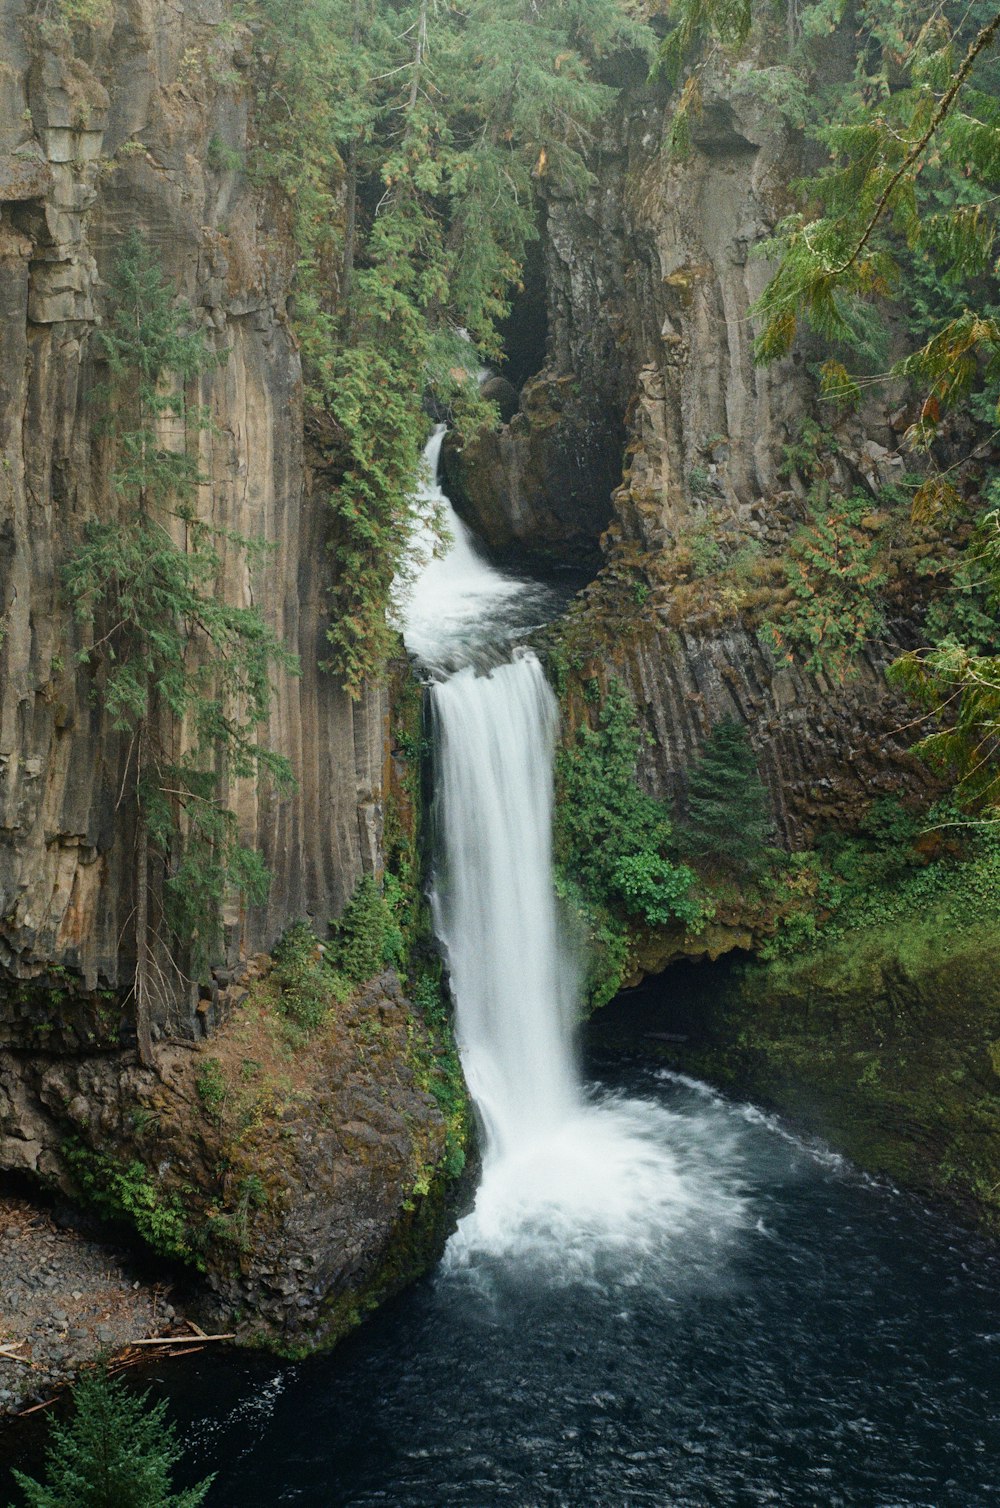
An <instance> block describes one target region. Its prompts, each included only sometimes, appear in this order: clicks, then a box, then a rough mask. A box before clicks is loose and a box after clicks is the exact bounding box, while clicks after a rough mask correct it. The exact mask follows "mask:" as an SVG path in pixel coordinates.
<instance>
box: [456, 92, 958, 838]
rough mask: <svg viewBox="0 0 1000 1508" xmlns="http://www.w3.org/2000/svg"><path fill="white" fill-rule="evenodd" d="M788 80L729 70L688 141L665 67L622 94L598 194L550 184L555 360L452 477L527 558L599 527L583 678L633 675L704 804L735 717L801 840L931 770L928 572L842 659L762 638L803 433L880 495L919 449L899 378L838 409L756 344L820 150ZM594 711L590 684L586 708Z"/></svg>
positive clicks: (805, 373) (659, 735)
mask: <svg viewBox="0 0 1000 1508" xmlns="http://www.w3.org/2000/svg"><path fill="white" fill-rule="evenodd" d="M771 93H773V91H770V90H769V88H768V70H767V69H766V68H765V69H762V68H755V69H753V70H751V69H750V68H748V67H743V66H742V65H741V66H740V67H737V68H735V69H734V70H732V71H730V72H728V73H726V74H720V75H717V76H715V77H714V78H713V79H709V80H706V82H705V87H704V95H705V97H704V107H703V110H702V113H701V115H700V116H698V117H696V118H695V119H694V121H693V124H692V130H691V147H690V151H689V152H688V153H687V154H686V155H678V154H677V153H676V152H674V151H673V150H672V149H671V147H670V144H669V121H670V112H671V101H670V98H669V93H668V91H667V89H666V86H665V85H660V86H655V85H649V84H644V85H635V86H632V87H630V88H628V89H626V90H625V91H624V92H623V95H622V97H621V99H620V102H619V108H618V112H617V115H616V116H615V118H614V119H613V120H612V121H611V122H609V124H608V126H607V129H606V131H605V133H604V135H603V137H602V138H601V140H600V142H599V144H598V146H597V147H596V148H595V151H594V152H593V154H592V157H591V167H592V170H593V175H594V182H593V187H592V189H591V192H590V194H589V196H588V197H587V198H586V199H585V200H583V201H580V200H569V199H561V198H559V197H557V196H551V197H550V198H549V200H548V203H547V213H546V218H545V223H544V228H543V237H544V250H545V273H544V275H545V288H546V298H547V329H548V346H547V359H546V365H545V368H544V369H543V371H542V372H541V373H540V374H538V376H536V377H535V378H532V379H530V380H529V381H528V382H527V384H526V385H525V387H524V388H523V390H522V395H521V400H522V402H521V412H520V413H519V414H517V415H515V417H514V418H513V420H512V421H511V423H510V424H509V425H506V426H503V427H502V428H501V429H500V430H499V431H498V432H497V433H496V434H494V435H492V436H489V437H486V438H484V439H483V440H480V441H478V442H476V443H475V444H473V445H470V446H467V447H466V449H465V451H464V452H463V453H462V454H461V456H460V457H457V458H456V459H454V460H453V462H452V478H453V481H454V484H455V486H456V488H457V489H458V490H459V493H460V501H461V505H462V507H463V508H464V510H465V512H466V514H467V516H468V517H469V518H470V519H471V520H472V522H473V523H474V524H475V525H476V526H477V527H478V528H480V529H481V531H482V532H483V534H484V536H485V537H486V538H487V540H488V541H489V542H490V543H491V544H493V545H494V546H495V547H497V548H501V549H506V550H507V551H508V553H510V552H511V551H514V552H515V553H516V552H517V551H518V550H520V552H521V555H522V558H525V557H527V558H531V557H533V556H534V557H539V556H540V557H542V558H544V559H551V558H553V557H554V556H558V554H559V552H560V550H562V551H563V553H564V556H566V557H568V558H569V559H584V558H585V556H586V550H587V547H588V543H589V546H590V548H593V547H594V546H596V545H597V544H598V541H599V540H600V546H601V549H602V552H603V561H604V566H603V570H602V571H601V573H600V575H599V577H598V579H597V582H596V583H595V585H594V587H592V588H591V589H590V591H589V592H588V593H587V594H585V597H584V600H583V603H582V606H581V608H580V609H579V610H578V612H577V614H576V616H575V618H572V619H571V621H570V625H569V627H568V630H567V633H566V635H565V644H566V647H567V649H568V652H569V660H570V663H571V665H573V664H575V665H577V666H579V667H581V674H582V675H583V676H584V677H589V676H592V675H594V674H597V675H598V676H599V677H607V676H608V675H609V674H616V675H618V676H620V677H621V678H622V679H623V680H624V681H625V682H626V683H627V685H628V686H629V688H630V690H631V692H632V694H633V697H634V700H635V702H636V705H637V707H638V708H639V710H640V712H641V714H642V716H643V719H644V721H645V723H646V726H647V728H648V731H649V732H650V734H651V735H652V739H651V743H650V746H649V750H648V753H647V755H646V756H645V758H644V762H643V769H642V776H643V780H644V783H646V784H647V786H648V788H649V789H650V790H651V791H652V792H653V793H654V794H656V795H659V796H663V797H666V798H667V799H669V800H671V801H672V802H674V803H675V804H676V805H679V806H680V805H682V804H683V798H684V793H685V773H684V772H685V769H686V767H687V766H688V765H689V764H690V761H691V758H692V756H693V755H694V754H695V753H696V752H697V750H698V748H699V746H700V744H701V743H702V742H703V740H704V737H705V734H706V732H707V731H708V729H709V728H710V727H711V726H712V725H713V724H715V723H716V722H718V721H719V720H720V719H722V718H724V717H736V718H738V719H739V720H740V721H742V722H743V723H745V725H746V726H747V728H748V731H749V732H750V735H751V737H752V740H753V743H754V746H755V749H756V751H757V754H758V759H759V764H760V769H761V773H762V775H763V777H764V779H765V781H766V783H767V786H768V789H769V790H770V792H771V796H772V801H773V805H774V813H775V820H776V827H777V831H778V832H779V834H780V837H781V839H782V841H783V842H784V843H786V844H788V845H790V846H793V847H795V846H800V845H801V844H803V843H808V842H809V841H810V839H811V837H812V835H813V834H814V833H815V831H816V830H817V827H818V826H819V825H820V824H822V823H824V822H827V821H833V822H837V821H843V820H845V819H847V820H849V819H850V818H851V817H852V816H853V815H854V814H856V812H857V809H858V804H859V802H862V803H863V802H866V801H868V800H870V799H872V798H874V797H877V796H880V795H899V794H902V793H904V792H906V791H926V790H927V789H928V787H929V781H928V777H927V774H926V772H925V771H924V770H922V769H921V768H920V767H919V766H918V765H917V763H916V761H915V760H913V758H912V757H911V756H910V755H909V754H908V753H907V752H906V744H907V736H906V735H905V734H901V733H900V732H899V731H898V730H899V729H900V727H901V726H902V725H903V724H905V723H906V722H907V721H908V720H909V719H908V715H907V714H906V712H905V709H904V707H903V706H902V705H901V704H900V703H899V702H898V701H897V700H896V699H895V698H894V697H893V696H892V695H891V693H890V692H889V690H888V688H887V686H886V683H885V679H884V675H883V671H884V667H885V665H886V663H887V662H888V661H889V660H890V659H892V658H893V657H894V656H895V654H896V653H898V650H899V648H900V646H901V645H905V644H908V643H910V642H912V636H913V632H914V628H913V624H914V618H915V600H916V598H917V597H918V596H919V592H918V591H915V590H914V587H913V583H912V581H907V582H905V583H903V582H894V584H893V586H892V588H891V590H890V592H889V594H888V595H889V605H888V611H887V614H886V622H885V626H884V628H883V629H882V630H881V632H880V633H879V635H878V636H877V638H876V639H875V640H873V642H871V643H869V644H868V645H866V647H865V649H864V652H863V653H862V654H861V655H860V656H859V658H858V660H857V662H856V664H855V665H854V666H853V667H852V671H851V673H850V674H849V675H847V676H845V677H843V678H842V679H841V678H840V677H839V676H834V675H823V674H813V673H810V672H807V671H806V670H805V669H804V668H803V665H802V663H801V659H799V660H798V661H796V660H795V659H792V658H790V659H789V660H788V661H786V660H785V658H784V657H783V656H778V655H776V654H775V653H774V652H773V651H772V650H771V649H770V648H769V647H768V646H767V644H766V643H765V642H762V640H761V638H760V636H759V634H758V630H759V628H760V625H761V618H762V611H763V609H764V608H766V606H767V604H768V602H769V601H773V600H774V598H775V594H776V592H778V591H780V589H781V588H780V580H779V567H778V562H779V561H780V558H781V557H782V555H783V552H785V551H786V549H787V546H788V543H789V540H790V538H791V537H792V535H793V533H794V531H795V530H796V529H797V528H798V527H799V526H800V525H801V524H802V522H803V521H804V519H805V518H806V517H807V511H806V504H805V501H804V499H805V494H806V483H805V480H804V478H803V472H804V471H805V470H806V467H805V465H804V463H803V461H802V457H801V454H800V452H801V451H802V449H803V441H802V436H803V433H805V434H806V435H807V436H808V435H810V434H812V433H814V428H813V427H811V426H814V425H815V419H816V417H817V416H819V417H820V418H822V420H823V422H824V423H825V424H830V425H832V426H834V427H835V428H836V431H837V433H836V443H835V447H834V448H835V452H836V453H835V455H834V456H832V457H831V459H830V460H829V463H828V464H827V479H828V480H830V481H832V482H833V483H835V484H836V483H842V484H845V485H847V487H848V489H850V487H858V488H861V489H862V490H863V491H867V492H868V494H869V495H870V496H871V497H872V507H873V509H874V508H875V507H876V501H875V497H876V493H877V491H878V489H879V487H881V486H882V485H884V484H887V483H891V482H892V481H893V480H896V479H898V477H899V476H900V475H901V472H902V468H903V463H902V460H901V459H900V457H899V456H898V455H897V453H896V451H897V444H898V438H899V436H898V434H897V432H896V431H894V430H893V428H892V422H893V421H891V420H890V418H889V412H890V410H891V409H892V407H893V401H894V398H895V406H896V407H897V408H898V406H899V405H898V396H896V395H892V394H890V395H888V396H883V398H882V399H881V401H880V402H878V401H873V402H871V403H869V404H868V405H867V407H866V408H865V410H864V411H863V412H862V413H861V414H859V415H857V416H854V417H852V418H850V419H844V418H842V417H838V416H837V415H836V414H834V413H833V412H832V411H830V410H829V406H827V409H826V411H825V412H824V411H821V410H820V408H819V406H818V405H817V399H816V389H815V382H814V379H813V378H812V376H811V375H810V373H809V370H808V367H809V360H808V358H809V354H810V353H809V351H808V349H807V348H806V347H805V346H803V347H802V348H801V349H797V350H796V351H795V352H794V354H793V355H792V356H791V357H790V358H789V359H787V360H784V361H782V362H780V363H778V364H776V365H774V366H771V367H766V368H762V367H758V366H756V365H755V364H754V360H753V339H754V329H753V320H752V318H751V316H750V312H749V311H750V307H751V305H752V303H753V301H754V300H755V298H756V297H757V296H758V295H759V294H760V292H761V291H762V289H763V287H764V285H765V283H766V280H767V276H768V268H767V264H766V262H765V261H763V260H761V259H760V258H759V256H755V255H754V250H755V248H758V247H759V246H760V243H761V242H762V241H764V240H765V239H766V238H767V236H768V235H769V234H770V233H771V232H772V231H773V229H774V227H775V225H776V223H777V221H778V220H779V219H780V218H781V216H782V215H783V214H784V213H786V212H787V210H788V208H789V207H790V199H789V190H788V184H789V182H790V181H791V179H792V178H794V176H795V175H796V174H797V173H798V172H800V171H801V168H802V144H801V139H800V137H799V135H798V133H797V132H795V131H794V130H792V129H791V128H790V127H788V126H786V125H785V124H784V123H783V121H782V119H781V115H780V112H779V111H777V110H776V109H775V107H774V104H773V100H771ZM894 422H896V423H897V424H899V423H900V421H899V420H898V419H896V420H895V421H894ZM804 426H805V428H804ZM623 435H624V437H625V441H626V443H625V446H624V473H623V476H622V479H621V481H620V482H619V483H617V484H613V485H614V491H613V496H612V495H611V494H610V493H609V491H608V477H609V474H610V472H611V470H612V469H613V467H612V463H611V460H610V457H611V456H612V454H618V446H619V444H620V439H621V437H622V436H623ZM806 448H808V441H807V442H806ZM567 451H569V452H571V454H572V464H567V462H566V460H565V456H566V453H567ZM581 477H585V478H586V479H587V485H586V487H582V486H581V482H580V478H581ZM553 499H559V500H560V501H559V503H558V504H557V503H555V502H554V501H553ZM602 531H603V535H602ZM571 690H572V688H571ZM581 706H582V702H581V701H580V699H579V698H578V699H577V701H576V706H575V710H574V699H573V696H572V694H571V696H570V715H571V721H572V719H573V717H575V716H576V714H577V712H579V710H580V707H581Z"/></svg>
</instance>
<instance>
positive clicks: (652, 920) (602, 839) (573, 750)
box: [555, 681, 706, 926]
mask: <svg viewBox="0 0 1000 1508" xmlns="http://www.w3.org/2000/svg"><path fill="white" fill-rule="evenodd" d="M641 742H642V735H641V733H640V731H639V728H638V726H637V724H636V720H635V711H634V709H633V707H632V703H631V701H630V700H629V697H628V693H627V692H626V691H625V689H624V687H623V686H622V685H621V684H620V683H619V682H617V681H615V682H612V684H611V686H610V687H609V688H608V692H607V695H606V697H605V700H604V705H603V707H602V708H601V712H600V716H599V720H598V727H597V729H596V730H595V729H592V728H589V727H587V726H583V727H581V728H580V729H579V730H578V732H577V735H576V739H575V742H574V743H573V745H572V746H571V747H570V748H568V749H563V750H561V751H560V753H559V755H558V757H557V760H556V783H557V790H556V797H557V801H556V823H555V840H556V860H557V864H558V865H559V867H560V868H561V869H562V870H563V871H564V873H565V874H566V875H568V876H569V877H570V878H571V879H573V880H575V881H576V882H578V884H579V885H580V886H581V887H582V889H583V891H584V893H585V896H586V898H587V899H589V900H591V901H594V902H597V903H599V904H603V905H606V906H609V907H611V908H612V909H614V908H619V909H621V910H622V911H624V912H625V913H626V914H627V915H629V916H632V917H636V918H638V919H641V920H642V921H644V922H646V923H647V924H648V925H649V926H663V925H666V924H667V923H669V922H671V921H681V922H684V923H686V924H687V925H689V926H695V925H697V924H698V923H699V922H700V921H702V920H703V919H704V918H705V915H706V909H705V904H704V902H703V901H702V900H700V899H699V898H698V897H697V896H695V895H694V894H693V893H692V887H693V886H694V884H695V881H696V876H695V874H694V873H693V871H692V870H691V869H689V868H688V867H687V866H686V865H683V864H680V865H679V864H676V863H674V862H673V860H672V859H671V858H670V857H669V849H670V848H671V846H672V829H671V822H670V818H669V815H668V813H667V809H666V807H665V806H664V805H663V803H662V802H659V801H656V800H655V799H654V798H653V797H652V796H648V795H647V794H646V793H645V792H644V791H642V790H641V789H640V787H639V785H638V782H637V780H636V762H637V760H638V757H639V748H640V745H641Z"/></svg>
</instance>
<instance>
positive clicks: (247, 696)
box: [64, 233, 296, 1063]
mask: <svg viewBox="0 0 1000 1508" xmlns="http://www.w3.org/2000/svg"><path fill="white" fill-rule="evenodd" d="M110 294H111V299H110V308H109V313H108V319H107V322H106V324H105V325H104V327H103V329H102V330H101V332H100V334H99V337H98V339H99V341H100V344H101V348H102V351H103V354H104V357H105V360H106V362H107V366H108V374H109V375H108V381H107V383H106V384H105V387H104V390H103V393H102V394H101V402H102V406H103V418H102V423H101V428H102V429H103V432H104V434H105V436H106V439H107V443H108V445H109V447H110V451H111V454H112V463H111V481H112V486H113V490H114V493H115V496H116V497H117V499H118V501H119V505H120V515H119V517H117V518H115V519H102V518H93V519H90V520H89V521H88V522H87V524H86V526H85V529H84V538H83V540H82V542H81V544H80V545H79V546H78V547H77V548H76V549H75V550H74V551H73V553H72V554H71V556H70V558H69V560H68V562H67V565H66V567H65V570H64V582H65V585H66V588H67V590H68V593H69V595H70V597H71V598H72V601H73V604H74V609H75V613H76V617H77V619H78V620H79V621H80V622H82V623H86V624H89V625H93V627H94V630H95V634H96V637H95V639H94V641H93V643H92V644H90V645H89V646H88V647H87V648H85V649H84V650H83V651H82V652H81V654H80V657H79V658H80V662H81V663H82V664H84V665H86V666H88V667H90V668H91V669H93V670H95V671H99V673H100V674H101V677H102V679H101V681H100V682H99V683H97V684H96V685H95V690H94V694H95V696H98V695H99V696H100V697H101V699H102V701H103V703H104V705H105V707H106V709H107V712H108V714H109V716H110V719H111V723H112V726H113V727H114V728H115V729H117V730H119V731H120V732H122V733H124V734H126V735H127V737H128V769H127V773H126V776H125V780H124V783H123V787H122V789H123V792H125V793H130V794H131V798H132V802H133V808H134V814H135V831H136V843H135V913H134V916H135V926H134V935H135V953H136V973H135V987H134V996H135V1007H136V1023H137V1034H138V1041H139V1051H140V1055H141V1057H142V1059H143V1061H144V1062H147V1063H148V1062H150V1061H151V1060H152V1035H151V1028H152V1017H153V1002H154V996H157V997H158V998H159V999H160V1004H161V1005H166V1004H168V1002H169V997H170V993H171V990H170V986H169V983H168V982H167V981H165V980H164V979H162V978H161V976H160V972H159V964H158V962H157V956H156V952H157V950H156V948H155V942H156V938H157V936H158V935H160V927H161V924H162V925H163V926H165V927H166V928H167V931H168V933H169V938H164V939H163V940H164V942H169V941H172V942H173V943H174V944H175V945H179V946H180V948H181V949H183V950H186V951H187V952H188V953H189V955H193V956H194V957H195V958H196V959H197V958H198V957H199V955H200V956H201V957H202V958H204V956H206V955H207V954H208V953H209V952H210V951H211V950H212V948H213V947H214V946H215V942H216V937H217V933H218V913H219V907H220V905H221V902H222V899H223V896H224V894H225V891H226V889H227V887H229V886H232V887H234V888H235V889H237V890H240V891H243V892H245V893H246V894H247V895H248V896H249V897H250V898H251V899H252V900H262V899H263V898H264V895H265V893H266V885H267V874H266V871H265V869H264V867H263V864H262V862H261V859H260V856H259V855H258V854H256V853H255V852H253V851H252V850H251V849H249V848H247V847H246V846H245V845H244V844H242V843H241V842H240V840H239V835H238V833H237V831H236V819H235V816H234V814H233V813H232V812H231V811H230V810H229V808H228V807H227V806H226V804H225V801H224V799H223V797H224V789H225V781H226V780H228V779H230V778H239V777H242V776H252V775H258V774H262V773H266V774H268V775H270V776H271V777H272V778H273V779H275V780H276V781H277V782H279V783H281V784H287V783H288V782H289V781H290V779H291V772H290V768H289V766H288V763H287V761H286V760H284V759H280V758H278V757H277V756H275V755H273V754H271V753H269V752H268V751H267V750H265V749H264V748H262V747H261V746H260V745H259V744H258V743H257V741H256V730H257V726H258V724H259V723H260V722H261V720H262V719H263V718H264V717H265V715H266V713H267V708H268V702H269V696H270V685H269V674H270V670H271V667H272V666H274V665H282V666H284V667H285V668H287V669H291V670H294V669H295V668H296V665H295V660H294V657H293V656H292V655H290V654H288V653H287V651H285V649H284V648H283V647H282V646H281V644H280V643H279V642H278V641H277V640H276V638H275V636H274V634H273V633H272V632H271V630H270V629H269V628H268V627H267V625H266V624H265V622H264V620H263V618H262V617H261V615H260V613H259V611H258V610H257V609H256V608H246V607H239V606H235V605H233V604H231V603H229V602H227V601H226V600H225V597H224V596H222V595H221V593H220V592H219V590H218V586H219V576H220V572H221V570H222V564H223V561H222V554H221V550H220V544H221V542H222V541H221V537H220V536H219V535H218V534H217V533H216V532H214V531H213V530H212V528H211V526H210V525H209V524H207V523H206V522H205V520H204V519H202V518H201V517H200V516H199V513H198V511H197V494H198V489H199V485H200V482H201V478H200V476H199V473H198V463H197V458H196V456H195V454H194V453H193V449H192V446H191V440H192V431H193V432H194V434H197V433H198V432H199V431H200V430H203V429H204V428H205V427H206V426H207V423H208V421H207V418H206V416H205V415H204V414H203V413H202V412H201V410H200V409H199V408H197V406H192V405H190V404H189V403H188V400H187V396H186V394H187V391H188V388H189V386H190V384H191V383H193V382H194V380H195V379H196V378H197V376H198V374H199V372H200V371H201V370H202V369H203V368H204V367H205V366H206V365H208V364H210V362H211V360H212V357H211V356H210V353H209V352H208V350H207V349H206V346H205V342H204V339H203V337H202V335H201V333H200V332H199V331H197V330H194V329H191V328H190V324H189V320H190V311H189V310H187V309H186V308H185V307H183V306H182V305H178V304H177V303H176V302H175V299H174V295H173V291H172V289H171V288H170V286H169V284H168V283H167V282H166V281H165V279H164V277H163V274H162V271H161V269H160V266H159V263H158V262H157V259H156V258H155V256H154V255H153V254H152V252H151V251H150V249H149V247H148V246H147V245H146V244H145V242H144V241H143V240H142V238H141V237H140V236H139V235H138V234H137V233H133V234H130V235H129V236H128V237H127V239H126V241H125V243H124V246H123V248H122V251H121V254H120V255H119V257H118V259H117V262H116V265H115V269H114V272H113V274H112V278H111V282H110ZM170 428H172V429H173V430H174V431H175V437H174V438H173V440H172V441H171V439H169V438H168V429H170ZM225 542H226V543H227V544H229V545H230V546H231V547H233V548H235V549H238V550H243V551H245V552H246V551H249V552H250V553H251V554H253V553H254V551H255V546H254V544H253V542H252V541H250V540H246V539H242V538H240V537H238V536H236V535H228V536H226V541H225ZM157 875H158V876H159V878H157ZM161 895H162V896H164V897H165V899H166V903H167V905H166V912H165V914H164V915H163V916H162V917H161V916H158V915H156V914H155V912H154V905H153V904H151V903H153V902H155V901H156V900H157V898H158V897H160V896H161ZM192 944H193V946H192ZM164 951H165V952H166V953H167V954H169V955H171V956H173V954H175V953H176V951H177V947H176V946H175V947H169V946H168V947H167V948H166V949H165V950H164Z"/></svg>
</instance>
